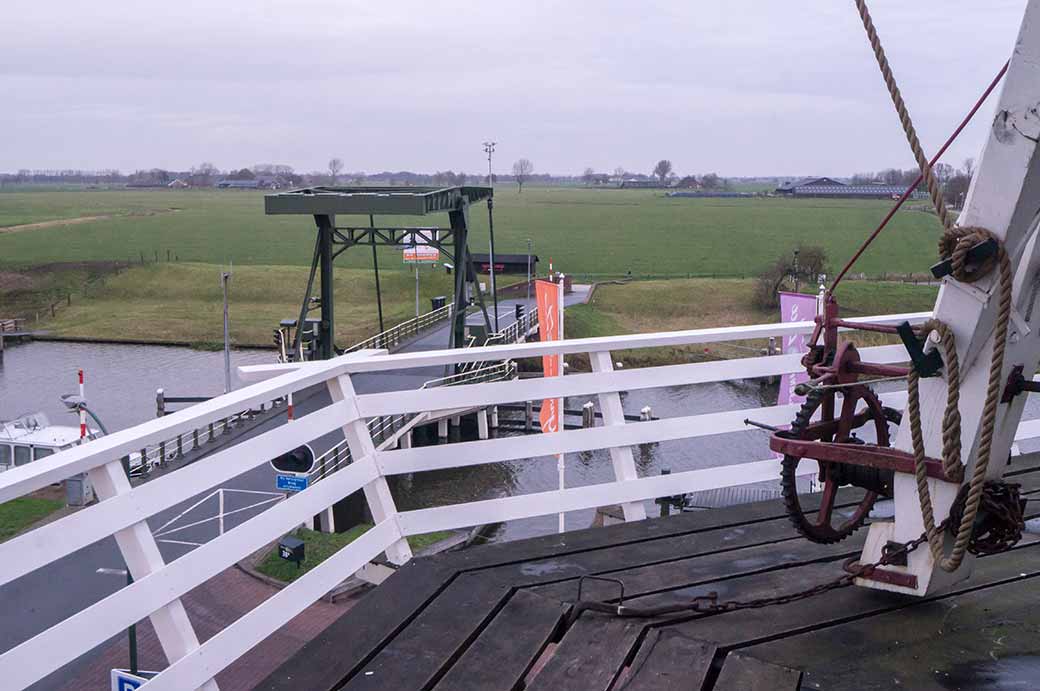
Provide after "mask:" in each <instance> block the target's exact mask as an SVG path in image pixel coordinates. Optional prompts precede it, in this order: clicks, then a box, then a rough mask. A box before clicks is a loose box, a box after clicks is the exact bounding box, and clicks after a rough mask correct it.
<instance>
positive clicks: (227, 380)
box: [220, 271, 231, 393]
mask: <svg viewBox="0 0 1040 691" xmlns="http://www.w3.org/2000/svg"><path fill="white" fill-rule="evenodd" d="M230 280H231V272H230V271H221V272H220V286H221V288H222V289H223V291H224V393H228V392H230V391H231V336H230V332H229V324H228V281H230Z"/></svg>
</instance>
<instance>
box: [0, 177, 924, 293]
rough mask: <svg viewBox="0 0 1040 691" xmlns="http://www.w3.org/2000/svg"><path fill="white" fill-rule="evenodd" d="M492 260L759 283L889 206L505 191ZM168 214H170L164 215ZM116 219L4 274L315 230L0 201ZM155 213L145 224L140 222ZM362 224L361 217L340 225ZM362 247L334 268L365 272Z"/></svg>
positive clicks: (870, 263)
mask: <svg viewBox="0 0 1040 691" xmlns="http://www.w3.org/2000/svg"><path fill="white" fill-rule="evenodd" d="M495 201H496V203H495V235H496V246H497V249H498V251H499V252H503V253H506V252H525V251H526V239H527V238H531V239H532V240H533V242H534V247H535V252H536V253H537V254H538V255H539V256H540V257H541V259H542V261H543V266H545V264H546V263H547V261H548V259H549V258H552V259H553V260H554V262H555V265H556V266H557V267H558V268H560V269H562V270H564V271H567V272H569V273H572V274H575V275H581V274H592V275H597V274H598V275H608V274H610V275H622V274H625V273H626V272H628V271H632V272H633V273H634V274H637V275H645V274H653V275H674V276H685V275H686V274H692V275H712V274H718V275H729V276H734V275H736V276H739V275H741V274H747V275H750V274H753V273H755V272H756V271H757V270H759V269H761V268H762V267H764V266H765V265H766V264H768V263H770V262H771V261H773V260H774V259H775V258H776V257H777V256H778V255H780V254H781V253H784V252H787V251H789V250H791V249H792V248H793V247H794V246H795V245H797V244H798V243H799V242H804V243H807V244H819V245H822V246H823V247H824V248H826V250H827V252H828V255H829V257H830V259H831V263H832V264H837V263H839V262H840V261H841V260H843V259H844V258H845V257H847V256H849V255H850V254H851V253H852V251H853V250H854V249H855V247H856V246H857V245H858V244H859V242H861V241H862V239H863V238H864V237H865V236H866V234H867V233H868V232H869V231H870V230H871V229H872V228H873V226H874V225H875V224H876V223H877V221H878V220H879V219H880V218H881V216H882V215H883V214H884V212H885V210H886V209H887V208H888V206H889V205H890V202H887V201H859V200H808V199H799V200H793V199H773V198H751V199H668V198H665V197H663V196H662V194H661V192H660V191H656V190H596V189H575V188H538V187H528V188H527V189H525V191H524V192H523V194H517V192H516V191H515V188H514V187H513V186H502V187H499V188H498V189H497V190H496V197H495ZM170 209H176V211H170ZM98 214H114V216H113V217H112V218H109V219H105V220H100V221H93V222H89V223H82V224H77V225H68V226H56V227H49V228H38V229H32V230H25V231H20V232H0V266H6V267H26V266H33V265H37V264H43V263H48V262H60V261H81V260H89V261H95V260H104V261H112V260H117V261H125V260H131V261H139V260H140V257H141V256H142V255H143V256H144V257H146V258H149V259H152V258H154V257H155V256H156V254H158V255H159V256H160V257H161V258H165V256H166V253H167V251H169V252H170V253H171V256H176V257H178V258H179V259H180V260H181V261H193V262H205V263H220V262H229V261H233V262H234V263H235V264H236V265H244V264H258V265H292V264H307V263H309V261H310V257H311V253H312V251H313V241H314V226H313V221H311V219H310V218H308V217H305V216H299V217H297V216H265V215H264V213H263V199H262V194H261V193H259V192H253V191H241V190H182V191H178V190H157V191H133V190H111V191H106V190H89V191H25V192H22V191H0V229H2V228H3V227H10V226H12V225H16V224H19V223H34V222H40V221H47V220H52V219H68V218H74V217H76V216H84V215H98ZM145 214H151V215H145ZM338 220H339V222H340V223H341V224H348V223H355V224H358V225H367V223H368V219H367V218H348V217H340V218H339V219H338ZM377 222H379V223H386V224H398V223H401V224H403V223H411V224H418V225H428V224H431V223H434V224H446V223H447V219H446V217H444V215H443V214H441V215H438V216H435V217H428V218H416V217H411V218H390V217H388V218H379V219H377ZM471 226H472V228H473V236H472V238H473V239H472V247H473V249H474V250H475V251H481V250H485V249H486V246H487V213H486V210H485V208H484V207H483V205H478V206H477V207H475V208H474V209H472V211H471ZM938 232H939V226H938V223H937V221H936V219H935V217H934V216H933V215H931V214H927V213H922V212H920V211H904V212H900V213H899V214H897V216H896V218H895V219H894V220H893V222H892V223H891V226H890V228H889V229H888V230H887V231H886V233H885V234H884V235H882V237H881V238H880V239H879V240H878V242H877V243H876V244H875V247H874V248H872V250H871V251H870V252H869V253H868V254H867V255H866V256H865V257H864V258H863V259H862V260H861V262H860V264H859V265H858V266H857V271H862V272H865V273H867V274H881V273H907V272H918V273H920V272H923V271H925V270H926V269H927V266H928V264H929V262H930V261H931V259H932V257H933V256H934V254H935V240H936V238H937V237H938ZM381 256H382V262H383V264H384V266H385V267H386V268H388V269H389V268H397V269H403V267H402V266H401V261H400V254H399V253H398V252H396V251H394V250H391V249H385V250H381ZM370 262H371V256H370V253H369V252H367V251H364V250H363V249H362V248H356V249H353V250H350V251H348V252H346V253H344V255H343V256H341V257H340V259H339V260H338V261H337V265H338V266H346V267H355V268H364V267H367V266H370Z"/></svg>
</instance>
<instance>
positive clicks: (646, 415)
mask: <svg viewBox="0 0 1040 691" xmlns="http://www.w3.org/2000/svg"><path fill="white" fill-rule="evenodd" d="M653 417H654V411H653V408H651V407H650V406H648V405H645V406H643V407H642V408H641V409H640V410H639V419H640V420H642V421H643V422H646V421H647V420H650V419H652V418H653Z"/></svg>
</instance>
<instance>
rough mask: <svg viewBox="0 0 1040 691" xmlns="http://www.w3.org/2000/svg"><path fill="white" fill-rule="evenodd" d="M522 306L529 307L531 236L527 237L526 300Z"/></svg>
mask: <svg viewBox="0 0 1040 691" xmlns="http://www.w3.org/2000/svg"><path fill="white" fill-rule="evenodd" d="M524 307H525V308H526V309H530V308H531V238H527V301H526V303H525V305H524Z"/></svg>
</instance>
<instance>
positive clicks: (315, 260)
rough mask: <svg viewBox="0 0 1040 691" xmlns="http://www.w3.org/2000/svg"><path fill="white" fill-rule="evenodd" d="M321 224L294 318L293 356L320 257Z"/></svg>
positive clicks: (298, 345) (297, 347)
mask: <svg viewBox="0 0 1040 691" xmlns="http://www.w3.org/2000/svg"><path fill="white" fill-rule="evenodd" d="M321 242H322V234H321V226H319V227H318V238H317V239H316V240H315V241H314V258H313V259H312V260H311V275H310V276H309V277H308V278H307V292H306V293H304V294H303V304H302V305H300V318H299V319H298V320H296V334H295V335H294V336H293V342H292V348H290V351H289V352H291V353H292V356H293V357H294V358H295V357H296V356H297V355H298V354H299V353H300V352H301V348H300V345H301V339H302V338H303V325H304V322H305V321H306V319H307V308H308V306H309V305H310V303H311V291H312V290H314V274H315V273H317V271H318V261H319V260H320V259H321V256H322V253H321Z"/></svg>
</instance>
